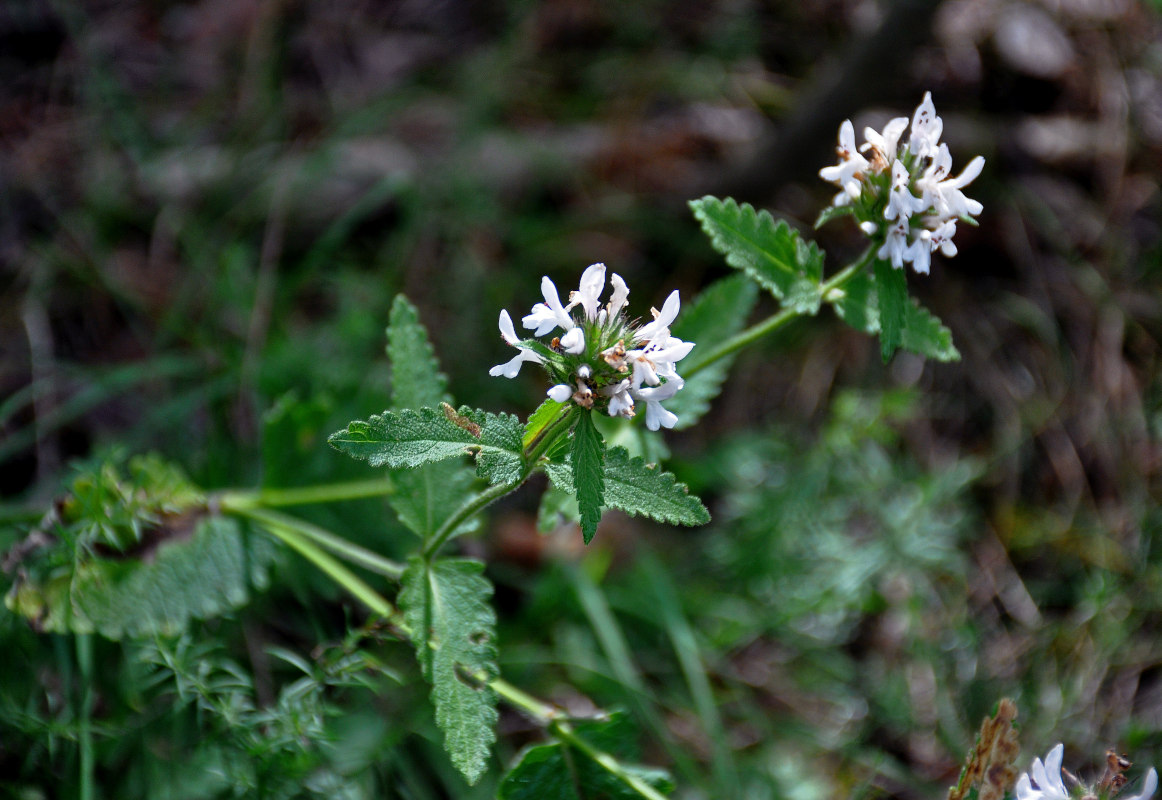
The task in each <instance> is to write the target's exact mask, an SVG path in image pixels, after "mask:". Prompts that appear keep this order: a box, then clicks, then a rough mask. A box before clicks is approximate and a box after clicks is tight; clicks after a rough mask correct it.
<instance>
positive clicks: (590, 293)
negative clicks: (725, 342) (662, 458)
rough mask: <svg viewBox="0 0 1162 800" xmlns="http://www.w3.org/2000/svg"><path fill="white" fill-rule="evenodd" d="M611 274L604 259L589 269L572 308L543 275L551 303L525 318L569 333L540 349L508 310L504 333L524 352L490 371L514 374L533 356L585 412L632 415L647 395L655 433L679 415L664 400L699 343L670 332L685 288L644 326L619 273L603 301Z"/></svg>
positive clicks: (556, 389)
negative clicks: (631, 309) (519, 332)
mask: <svg viewBox="0 0 1162 800" xmlns="http://www.w3.org/2000/svg"><path fill="white" fill-rule="evenodd" d="M605 277H606V268H605V265H604V264H593V265H591V266H589V267H588V268H587V269H586V270H585V272H584V273H583V274H582V276H581V282H580V286H579V288H578V289H577V291H575V292H570V294H569V304H568V305H567V306H562V305H561V300H560V296H559V295H558V294H557V287H556V286H555V285H554V284H553V282H552V281H551V280H549V278H548V277H543V278H542V279H541V294H542V296H543V297H544V302H543V303H537V304H536V305H535V306H533V308H532V312H531V313H530V314H528V315H527V316H526V317H524V320H523V322H524V325H525V327H526V328H529V329H531V330H533V331H534V336H544V335H546V334H549V333H551V332H552V331H554V330H556V329H558V328H560V329H562V330H563V331H564V333H562V334H561V335H560V337H559V338H555V339H554V340H553V342H552V344H551V345H549V346H547V347H545V348H544V349H541V348H539V347H537V349H536V350H533V349H532V348H531V347H530V345H532V342H529V341H528V340H523V341H522V340H520V339H518V338H517V336H516V331H515V330H514V329H513V325H512V320H511V319H510V318H509V316H508V313H507V312H504V311H502V312H501V314H500V333H501V337H502V338H503V339H504V341H505V342H507V343H508V344H510V345H512V346H513V347H516V348H517V349H518V351H519V352H518V354H517V356H516V357H515V358H513V359H512V360H511V361H509V362H507V363H505V364H501V365H499V366H496V367H493V368H492V369H491V370H490V371H489V374H491V375H505V376H507V377H510V378H511V377H515V376H516V374H517V373H518V372H519V370H520V366H521V364H523V363H524V362H525V361H534V362H537V363H539V364H541V365H542V366H543V367H544V368H545V370H546V371H547V372H548V373H549V375H550V377H551V381H550V383H551V384H552V386H551V387H550V388H549V389H548V391H547V394H548V396H549V397H550V398H551V399H553V400H555V401H556V402H558V403H570V402H571V403H574V404H576V405H578V406H580V407H582V408H584V409H586V410H594V409H596V410H598V411H602V412H606V413H608V414H609V415H610V416H613V417H625V418H631V417H633V416H634V413H635V410H636V403H637V401H638V400H641V401H643V402H645V404H646V425H647V426H648V427H649V428H650V429H651V430H655V431H656V430H658V429H659V428H662V427H665V428H672V427H674V425H675V424H677V421H678V418H677V416H676V415H675V414H674V413H673V412H670V411H667V410H666V409H665V408H663V407H662V404H661V401H663V400H666V399H669V398H671V397H673V396H674V394H675V393H676V392H677V391H678V390H679V389H681V388H682V385H683V381H682V377H681V376H680V375H679V374H678V371H677V369H676V365H677V363H678V362H679V361H681V360H682V359H683V358H685V357H686V356H687V355H689V354H690V351H691V350H692V349H693V348H694V343H693V342H684V341H682V340H681V339H679V338H677V337H676V336H672V335H671V334H670V326H671V325H672V324H673V323H674V320H675V319H677V317H678V312H679V311H680V310H681V299H680V297H679V295H678V292H676V291H675V292H671V293H670V295H669V296H668V297H667V298H666V302H665V303H663V304H662V309H661V310H660V311H659V310H657V309H651V312H652V315H653V318H652V319H651V320H650V321H649V322H647V323H645V324H643V325H640V326H639V325H637V323H636V322H632V321H630V320H629V319H628V318H627V317H626V315H625V313H624V309H625V306H626V301H627V300H628V299H629V287H628V286H626V283H625V281H624V280H622V278H621V276H620V275H616V274H612V275H610V280H609V283H610V286H611V287H612V292H611V294H610V298H609V302H608V303H607V304H605V305H604V306H602V305H601V294H602V292H603V291H604V290H605ZM574 309H577V311H575V312H574ZM573 314H576V316H575V317H574V316H573ZM534 346H535V345H534ZM627 348H628V349H627ZM538 351H539V352H538Z"/></svg>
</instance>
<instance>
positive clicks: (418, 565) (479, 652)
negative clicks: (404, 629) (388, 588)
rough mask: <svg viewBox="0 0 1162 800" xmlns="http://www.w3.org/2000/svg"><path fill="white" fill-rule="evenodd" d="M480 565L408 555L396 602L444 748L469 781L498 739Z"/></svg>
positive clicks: (491, 639) (490, 629)
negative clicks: (425, 683) (429, 687)
mask: <svg viewBox="0 0 1162 800" xmlns="http://www.w3.org/2000/svg"><path fill="white" fill-rule="evenodd" d="M483 572H484V565H483V564H482V563H480V562H479V561H472V560H469V559H459V558H456V559H452V558H449V559H438V560H435V561H431V562H426V561H424V560H423V559H421V558H418V557H413V558H412V559H410V560H409V562H408V568H407V570H406V571H405V572H404V575H403V590H402V591H401V592H400V595H399V605H400V607H401V608H402V609H403V612H404V620H405V622H406V623H407V625H408V627H409V628H410V630H411V638H412V644H413V645H415V649H416V658H417V659H418V660H419V662H420V668H421V671H422V672H423V675H424V678H425V679H426V680H427V681H428V682H429V683H431V684H432V703H433V704H434V705H435V707H436V724H437V725H439V726H440V729H441V730H443V731H444V747H445V749H446V750H447V751H448V754H449V755H450V756H451V757H452V763H453V764H455V766H456V768H457V769H458V770H460V772H461V773H463V775H464V777H465V778H466V779H467V780H468V782H469V783H476V781H477V780H479V779H480V776H481V775H482V774H483V773H484V769H485V767H486V765H487V762H488V753H489V748H490V747H491V746H492V743H493V742H495V741H496V721H497V719H498V715H497V711H496V693H495V692H494V691H493V690H492V689H491V688H490V687H489V686H488V685H487V682H488V681H489V680H491V679H493V678H495V677H497V675H498V674H499V670H498V668H497V665H496V657H497V650H496V612H495V611H493V609H492V606H491V605H490V603H489V598H490V597H491V596H492V584H491V583H489V582H488V580H487V579H486V578H485V577H484V575H483V574H482V573H483Z"/></svg>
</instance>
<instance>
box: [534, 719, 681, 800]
mask: <svg viewBox="0 0 1162 800" xmlns="http://www.w3.org/2000/svg"><path fill="white" fill-rule="evenodd" d="M549 731H550V732H551V733H552V734H553V735H554V736H556V737H557V738H558V739H560V740H561V741H563V742H566V743H567V744H569V745H572V746H573V747H576V748H577V749H578V750H580V751H581V752H582V753H584V754H585V755H587V756H589V758H591V759H593V761H594V762H596V763H597V764H598V765H600V766H601V768H602V769H604V770H605V771H606V772H608V773H610V774H611V775H613V776H614V777H616V778H617V779H618V780H620V781H621V782H622V783H624V784H625V785H627V786H629V787H630V788H631V789H633V790H634V791H635V792H637V793H638V794H640V795H641V796H642V797H645V798H647V800H666V797H665V795H663V794H662V793H661V792H659V791H658V790H657V789H655V788H654V787H652V786H650V785H649V784H648V783H646V782H645V781H643V780H642V779H641V778H639V777H638V776H637V775H634V774H632V773H630V772H629V771H627V770H626V768H625V767H623V766H622V765H621V762H620V761H618V760H617V759H616V758H614V757H613V756H611V755H610V754H609V753H606V752H605V751H604V750H598V749H597V748H596V747H594V746H593V745H591V744H590V743H589V742H587V741H585V739H584V738H582V737H580V736H578V735H577V733H576V732H575V731H574V730H573V726H572V725H570V724H569V723H568V722H566V721H565V720H563V719H557V720H553V721H552V722H550V723H549Z"/></svg>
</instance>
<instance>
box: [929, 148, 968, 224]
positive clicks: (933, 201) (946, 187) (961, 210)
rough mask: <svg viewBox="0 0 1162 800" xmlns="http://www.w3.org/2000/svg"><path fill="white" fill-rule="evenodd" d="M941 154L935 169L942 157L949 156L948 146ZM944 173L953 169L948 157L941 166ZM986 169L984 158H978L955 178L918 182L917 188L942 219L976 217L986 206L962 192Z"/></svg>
mask: <svg viewBox="0 0 1162 800" xmlns="http://www.w3.org/2000/svg"><path fill="white" fill-rule="evenodd" d="M940 148H941V149H940V154H938V156H937V159H936V160H934V161H933V162H932V163H933V167H936V165H937V163H938V162H939V161H940V155H945V156H946V155H947V153H948V147H947V145H941V146H940ZM941 166H942V167H943V173H944V174H945V175H947V174H948V172H949V171H951V169H952V158H951V156H948V157H947V158H946V159H944V161H943V163H942V164H941ZM983 169H984V158H983V157H981V156H977V157H976V158H974V159H973V160H972V161H969V162H968V165H967V166H965V168H964V169H963V170H961V172H960V174H959V175H958V176H956V177H955V178H944V179H942V180H941V179H935V178H934V179H930V180H928V181H927V182H925V181H924V178H921V179H920V180H919V181H917V182H916V183H917V186H919V187H920V188H921V190H922V191H923V192H924V196H925V198H927V200H928V202H929V204H930V205H931V206H932V208H934V209H935V210H936V213H937V215H939V216H940V217H941V218H942V219H948V218H949V217H975V216H976V215H977V214H979V213H980V212H981V211H983V210H984V206H983V205H981V204H980V203H979V202H977V201H976V200H973V199H972V198H970V197H965V195H964V192H962V191H960V190H961V189H963V188H964V187H965V186H968V184H970V183H972V182H973V181H974V180H976V177H977V176H978V175H980V173H981V170H983Z"/></svg>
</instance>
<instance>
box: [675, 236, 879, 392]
mask: <svg viewBox="0 0 1162 800" xmlns="http://www.w3.org/2000/svg"><path fill="white" fill-rule="evenodd" d="M874 254H875V247H874V245H873V246H869V247H868V248H867V250H864V252H863V254H862V255H861V256H860V257H859V258H858V259H856V260H855V261H853V262H852V263H851V264H849V265H847V266H846V267H844V268H843V269H842V270H840V271H839V272H837V273H835V275H833V276H832V277H831V278H830V279H829V280H827V281H824V282H823V284H822V285H820V287H819V294H820V296H821V297H822V298H823V301H824V302H826V303H834V302H835V300H834V299H832V298H830V297H829V295H831V294H832V293H833V292H834V291H835V290H837V289H842V288H843V287H844V286H845V285H846V284H847V282H848V281H850V280H851V279H852V278H854V277H855V276H856V275H858V274H859V273H860V271H861V270H862V269H863V268H864V267H866V266H867V265H868V264H870V263H871V261H872V258H873V256H874ZM801 316H803V312H801V311H796V310H794V309H791V308H784V309H783V310H782V311H779V312H778V313H776V314H772V315H771V316H769V317H767V318H766V319H764V320H762V321H761V322H756V323H755V324H754V325H751V326H750V327H749V328H747V329H746V330H744V331H740V332H739V333H737V334H735V335H734V336H732V337H731V338H729V339H727V340H726V341H725V342H723V343H722V344H720V345H718V347H715V348H714V349H713V350H711V351H710V352H709V353H707V354H706V355H705V356H704V357H702V358H701V359H699V360H698V361H697V362H695V363H694V364H692V365H691V366H689V367H687V368H686V369H683V370H682V372H683V373H684V374H683V377H685V378H691V377H693V376H694V375H696V374H698V373H699V372H701V371H702V370H704V369H706V368H707V367H709V366H710V365H711V364H713V363H714V362H716V361H720V360H722V359H724V358H726V357H727V356H729V355H732V354H734V353H736V352H738V351H739V350H741V349H742V348H744V347H747V346H748V345H751V344H754V343H755V342H757V341H758V340H759V339H761V338H763V337H764V336H767V335H768V334H771V333H774V332H775V331H777V330H779V329H780V328H783V327H785V326H786V325H788V324H789V323H790V322H791V321H792V320H795V319H797V318H798V317H801Z"/></svg>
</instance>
